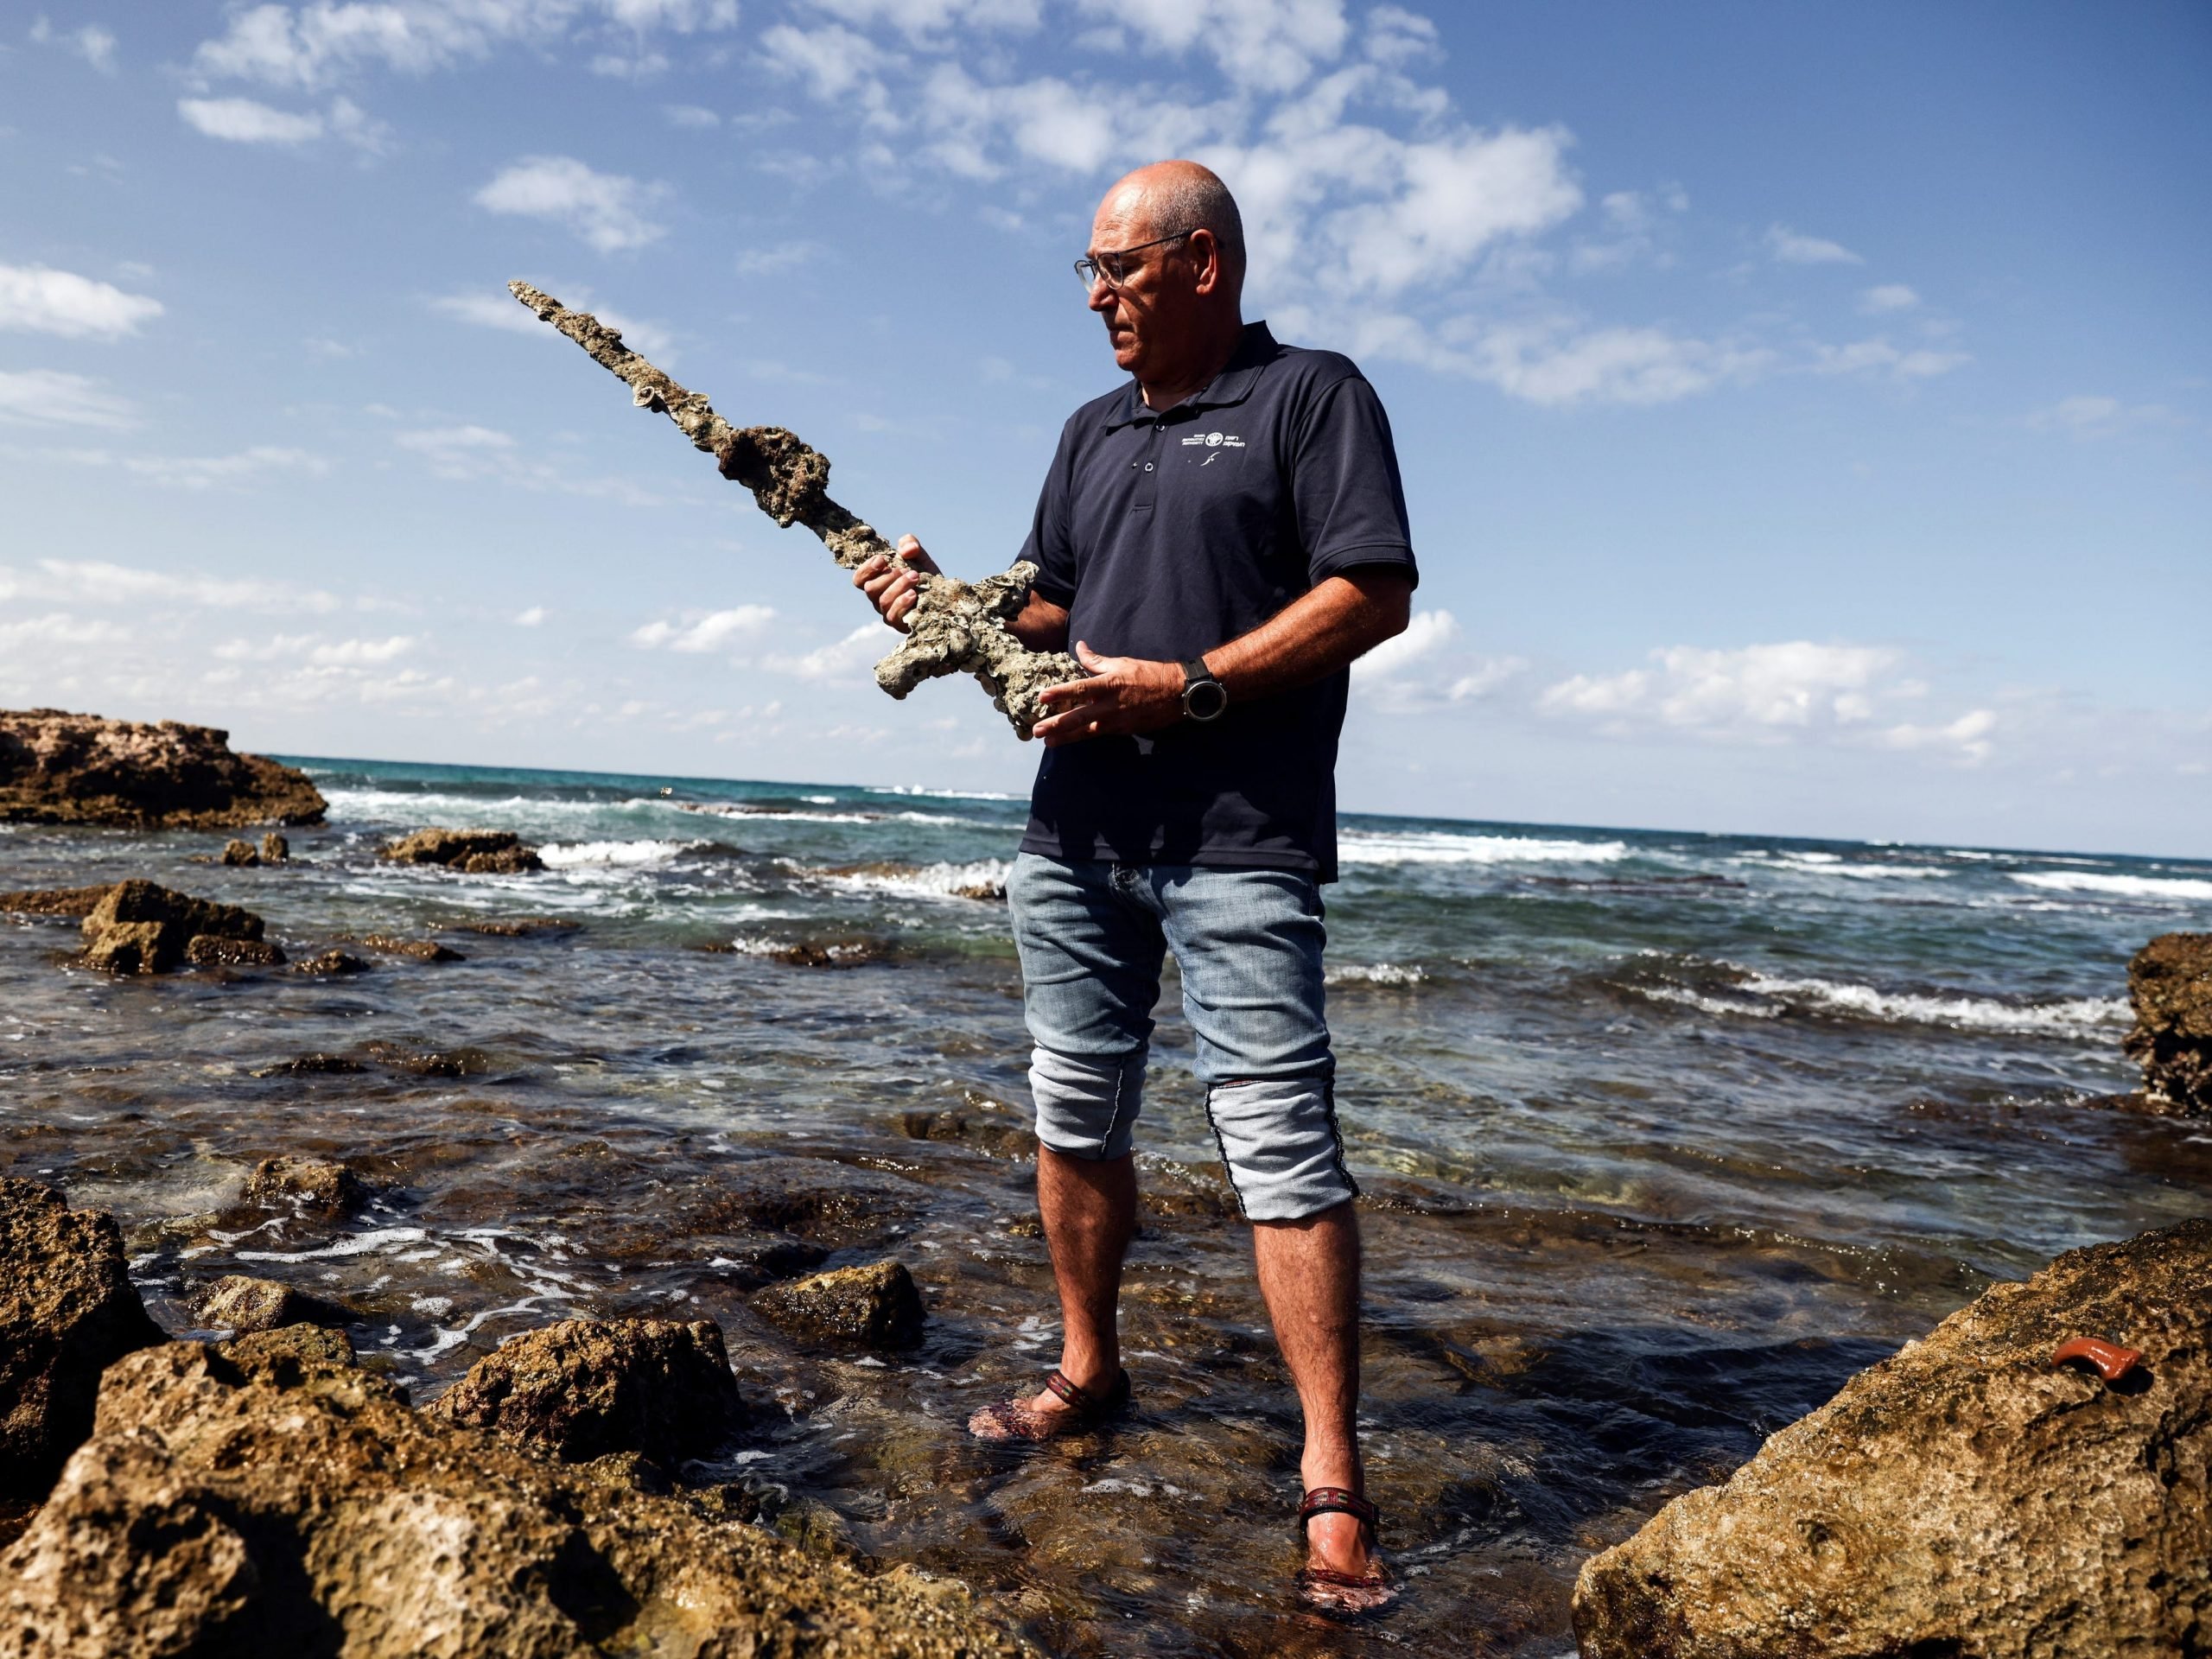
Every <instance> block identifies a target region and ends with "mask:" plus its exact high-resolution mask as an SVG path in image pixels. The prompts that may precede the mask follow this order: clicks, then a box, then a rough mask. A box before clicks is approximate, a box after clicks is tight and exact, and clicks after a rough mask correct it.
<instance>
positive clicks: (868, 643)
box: [760, 622, 898, 681]
mask: <svg viewBox="0 0 2212 1659" xmlns="http://www.w3.org/2000/svg"><path fill="white" fill-rule="evenodd" d="M897 644H898V639H897V638H896V637H895V636H894V635H893V633H892V632H891V630H890V629H888V628H887V627H885V626H883V624H882V623H880V622H863V623H861V626H858V627H857V628H855V629H854V630H853V631H852V632H850V633H849V634H847V635H846V636H845V637H844V638H843V639H838V640H835V641H833V642H832V643H830V644H829V645H818V646H817V647H816V648H815V649H814V650H812V651H810V652H806V653H805V654H804V655H803V656H798V657H768V658H763V659H762V661H761V664H760V666H761V667H763V668H765V669H768V670H770V671H772V672H774V673H778V674H788V675H790V676H791V677H793V678H795V679H801V680H817V681H820V680H843V679H849V678H851V677H854V676H855V675H856V674H858V673H859V671H861V669H862V668H863V667H865V666H867V665H868V664H871V663H873V662H874V661H875V659H876V658H879V657H881V656H884V655H886V654H887V653H888V652H890V651H891V650H892V649H893V647H894V646H896V645H897Z"/></svg>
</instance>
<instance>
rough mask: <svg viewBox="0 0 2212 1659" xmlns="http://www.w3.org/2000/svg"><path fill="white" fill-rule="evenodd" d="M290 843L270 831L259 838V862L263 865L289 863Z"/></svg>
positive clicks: (273, 831) (274, 831)
mask: <svg viewBox="0 0 2212 1659" xmlns="http://www.w3.org/2000/svg"><path fill="white" fill-rule="evenodd" d="M291 857H292V843H291V842H289V841H287V840H285V839H284V837H283V836H281V835H279V834H277V831H276V830H274V829H271V830H270V832H269V833H268V834H267V835H265V836H262V838H261V861H262V862H263V863H264V864H285V863H289V862H290V861H291Z"/></svg>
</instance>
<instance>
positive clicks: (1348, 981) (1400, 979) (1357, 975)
mask: <svg viewBox="0 0 2212 1659" xmlns="http://www.w3.org/2000/svg"><path fill="white" fill-rule="evenodd" d="M1428 976H1429V974H1428V970H1427V969H1426V968H1418V967H1413V966H1410V965H1405V964H1401V963H1395V962H1373V963H1351V964H1349V965H1347V966H1345V967H1342V968H1332V969H1329V971H1328V973H1327V974H1326V975H1325V979H1326V980H1327V982H1328V983H1330V984H1332V985H1389V986H1395V987H1405V986H1412V985H1418V984H1420V983H1421V982H1423V981H1424V980H1426V979H1427V978H1428Z"/></svg>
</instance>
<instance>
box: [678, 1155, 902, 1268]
mask: <svg viewBox="0 0 2212 1659" xmlns="http://www.w3.org/2000/svg"><path fill="white" fill-rule="evenodd" d="M920 1196H921V1195H920V1192H919V1191H918V1189H917V1188H916V1187H915V1186H914V1185H913V1184H912V1182H909V1181H903V1180H900V1179H899V1178H898V1177H897V1176H895V1175H886V1174H884V1173H881V1172H880V1171H878V1170H873V1169H858V1168H855V1167H854V1166H852V1165H850V1164H841V1163H838V1162H837V1161H836V1160H834V1159H829V1158H783V1157H770V1158H750V1159H747V1160H745V1161H744V1162H742V1163H734V1164H726V1165H723V1166H720V1167H719V1168H717V1169H716V1170H715V1172H714V1173H713V1176H712V1178H711V1181H710V1183H709V1185H708V1188H707V1190H706V1191H704V1192H701V1193H700V1194H699V1195H698V1196H696V1198H691V1199H690V1201H689V1202H685V1203H683V1204H682V1205H681V1208H679V1209H676V1210H674V1211H673V1212H672V1215H673V1218H674V1219H675V1220H676V1221H677V1224H679V1225H680V1226H681V1227H682V1228H683V1231H684V1232H686V1233H689V1234H692V1235H697V1234H702V1233H729V1234H736V1235H739V1236H744V1235H747V1234H755V1233H764V1232H766V1233H786V1234H791V1235H793V1236H797V1237H799V1238H802V1239H806V1240H809V1241H810V1242H812V1243H823V1244H828V1245H830V1246H832V1247H836V1248H842V1247H846V1246H849V1245H853V1244H856V1243H861V1242H863V1241H865V1240H868V1239H871V1238H874V1237H877V1236H880V1235H881V1234H882V1233H883V1231H884V1230H886V1229H887V1227H890V1226H893V1225H895V1224H897V1223H899V1222H900V1221H902V1220H904V1219H906V1217H909V1216H911V1215H912V1213H913V1212H914V1211H915V1210H916V1209H917V1208H918V1203H919V1199H920ZM663 1225H665V1220H664V1223H663Z"/></svg>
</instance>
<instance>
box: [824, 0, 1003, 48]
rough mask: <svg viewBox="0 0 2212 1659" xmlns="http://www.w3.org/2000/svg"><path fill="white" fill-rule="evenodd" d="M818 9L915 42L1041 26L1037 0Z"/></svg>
mask: <svg viewBox="0 0 2212 1659" xmlns="http://www.w3.org/2000/svg"><path fill="white" fill-rule="evenodd" d="M815 7H816V10H821V11H826V12H828V13H829V14H830V15H831V16H835V17H841V18H842V19H843V20H844V21H845V22H849V23H857V24H859V25H861V27H863V28H867V27H869V26H872V25H875V24H887V25H889V26H890V27H891V28H893V29H897V30H898V31H899V33H900V34H902V35H906V37H907V38H908V39H909V40H912V41H924V40H925V39H927V38H929V37H931V36H933V35H939V34H941V33H943V32H944V30H946V29H956V28H957V29H976V30H981V29H1010V30H1016V31H1019V30H1025V29H1035V28H1036V27H1037V25H1038V23H1039V12H1038V6H1037V0H815Z"/></svg>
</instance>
